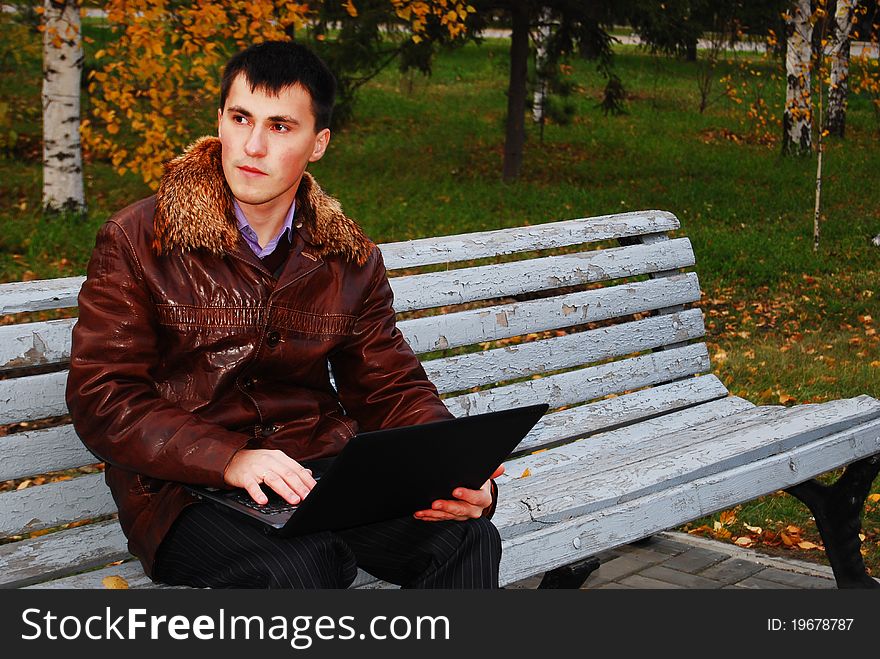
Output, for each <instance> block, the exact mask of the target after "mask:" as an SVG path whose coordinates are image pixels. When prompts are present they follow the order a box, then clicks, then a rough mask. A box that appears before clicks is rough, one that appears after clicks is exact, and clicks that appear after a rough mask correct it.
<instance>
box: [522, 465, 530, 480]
mask: <svg viewBox="0 0 880 659" xmlns="http://www.w3.org/2000/svg"><path fill="white" fill-rule="evenodd" d="M531 475H532V472H531V471H530V470H529V468H528V467H526V470H525V471H524V472H523V473H522V474H520V478H528V477H529V476H531Z"/></svg>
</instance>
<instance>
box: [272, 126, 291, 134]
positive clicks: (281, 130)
mask: <svg viewBox="0 0 880 659" xmlns="http://www.w3.org/2000/svg"><path fill="white" fill-rule="evenodd" d="M272 130H275V131H277V132H279V133H286V132H287V131H288V130H290V128H288V127H287V125H286V124H275V125H274V126H272Z"/></svg>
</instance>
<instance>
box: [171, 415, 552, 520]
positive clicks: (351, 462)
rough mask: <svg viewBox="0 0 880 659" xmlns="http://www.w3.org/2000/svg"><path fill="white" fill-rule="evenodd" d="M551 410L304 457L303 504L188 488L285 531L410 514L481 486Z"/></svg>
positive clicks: (476, 419)
mask: <svg viewBox="0 0 880 659" xmlns="http://www.w3.org/2000/svg"><path fill="white" fill-rule="evenodd" d="M547 409H548V405H547V404H546V403H541V404H538V405H527V406H523V407H517V408H512V409H507V410H500V411H497V412H487V413H485V414H475V415H473V416H467V417H461V418H456V419H448V420H443V421H434V422H431V423H425V424H420V425H415V426H404V427H400V428H388V429H385V430H376V431H372V432H364V433H359V434H357V435H355V436H354V437H353V438H352V439H351V440H349V442H348V443H347V444H346V445H345V446H344V448H343V449H342V451H341V452H340V453H339V455H337V456H335V457H334V458H332V459H330V460H326V459H325V460H319V461H314V462H312V463H303V466H306V467H309V468H311V469H312V470H313V475H314V476H315V478H316V480H317V484H316V485H315V487H314V488H312V491H311V492H309V494H308V496H307V497H306V498H305V499H304V500H303V501H302V502H301V503H299V504H298V505H293V504H290V503H288V502H287V501H285V500H284V499H282V498H281V497H280V496H279V495H277V494H276V493H275V492H274V491H272V489H271V488H269V487H268V486H266V485H261V488H262V490H263V492H264V493H265V494H266V496H267V497H268V498H269V502H268V503H267V504H263V505H260V504H258V503H256V502H255V501H254V500H253V499H251V497H250V495H249V494H248V493H247V491H246V490H243V489H234V490H222V489H215V488H208V487H201V486H195V485H187V486H186V487H187V489H188V490H189V491H191V492H193V493H194V494H196V495H198V496H199V497H201V498H203V499H205V500H207V501H211V502H213V503H215V504H217V505H220V506H224V507H226V508H228V509H230V510H233V511H236V512H237V513H239V514H241V515H243V516H244V517H246V518H247V519H249V520H251V521H252V522H254V523H255V524H257V525H259V526H260V527H261V528H262V529H263V530H264V531H265V532H267V533H272V534H277V535H281V536H292V535H301V534H306V533H314V532H317V531H335V530H340V529H345V528H352V527H356V526H361V525H364V524H370V523H373V522H379V521H383V520H386V519H393V518H396V517H406V516H410V515H412V514H413V513H414V512H416V511H417V510H424V509H427V508H430V507H431V503H432V502H433V501H435V500H437V499H452V498H453V497H452V490H453V489H455V488H456V487H466V488H470V489H478V488H479V487H480V486H481V485H482V484H483V483H485V482H486V480H487V479H488V478H489V476H491V475H492V473H493V472H494V471H495V469H496V467H498V465H500V464H501V463H502V462H504V460H505V458H507V456H508V455H510V453H511V452H512V451H513V449H514V448H516V446H517V444H519V442H520V441H521V440H522V438H523V437H525V436H526V434H528V432H529V431H530V430H531V429H532V427H534V425H535V424H536V423H537V422H538V419H540V418H541V417H542V416H543V415H544V413H545V412H546V411H547Z"/></svg>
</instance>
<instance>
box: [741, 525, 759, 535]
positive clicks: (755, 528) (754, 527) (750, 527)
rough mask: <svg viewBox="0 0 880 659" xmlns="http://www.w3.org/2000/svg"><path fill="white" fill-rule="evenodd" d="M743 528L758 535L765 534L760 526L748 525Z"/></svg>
mask: <svg viewBox="0 0 880 659" xmlns="http://www.w3.org/2000/svg"><path fill="white" fill-rule="evenodd" d="M743 526H745V527H746V528H747V529H748V530H749V531H751V532H752V533H754V534H756V535H761V534H762V533H763V532H764V529H762V528H761V527H760V526H749V525H748V524H743Z"/></svg>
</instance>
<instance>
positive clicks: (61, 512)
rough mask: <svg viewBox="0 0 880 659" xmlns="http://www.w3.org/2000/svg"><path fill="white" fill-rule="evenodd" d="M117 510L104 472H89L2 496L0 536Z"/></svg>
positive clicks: (49, 526) (26, 531) (57, 524)
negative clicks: (106, 483) (106, 484)
mask: <svg viewBox="0 0 880 659" xmlns="http://www.w3.org/2000/svg"><path fill="white" fill-rule="evenodd" d="M114 512H116V504H115V503H114V502H113V497H112V496H110V490H109V489H107V487H106V486H105V485H104V474H101V473H99V474H87V475H85V476H80V477H79V478H72V479H70V480H68V481H59V482H55V483H46V484H45V485H39V486H35V487H28V488H25V489H24V490H20V491H17V492H4V493H3V494H2V496H0V537H4V536H9V535H18V534H20V533H28V532H31V531H38V530H40V529H47V528H52V527H53V526H60V525H61V524H68V523H70V522H75V521H78V520H81V519H90V518H92V517H101V516H103V515H109V514H110V513H114Z"/></svg>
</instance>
